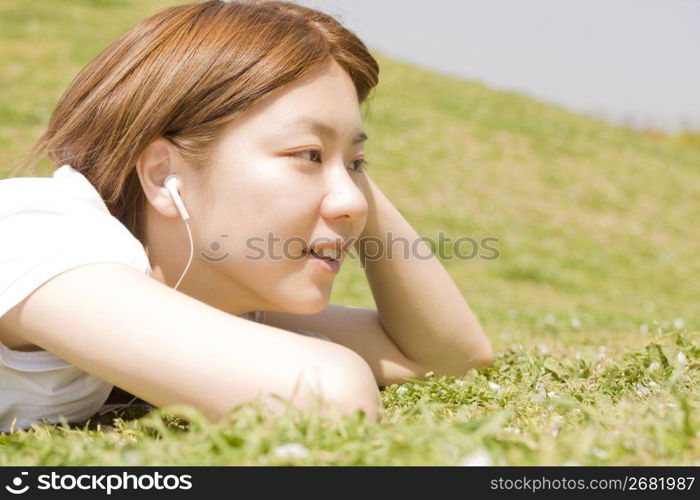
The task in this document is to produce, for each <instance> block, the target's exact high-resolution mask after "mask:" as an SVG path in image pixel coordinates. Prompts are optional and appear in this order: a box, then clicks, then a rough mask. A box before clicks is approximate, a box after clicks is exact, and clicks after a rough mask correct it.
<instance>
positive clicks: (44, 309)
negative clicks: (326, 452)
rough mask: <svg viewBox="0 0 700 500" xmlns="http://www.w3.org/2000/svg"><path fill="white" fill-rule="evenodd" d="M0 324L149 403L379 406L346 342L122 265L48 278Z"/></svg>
mask: <svg viewBox="0 0 700 500" xmlns="http://www.w3.org/2000/svg"><path fill="white" fill-rule="evenodd" d="M0 328H1V329H3V330H4V331H9V332H11V333H12V334H13V335H15V336H16V337H18V338H22V339H23V340H26V341H27V342H31V343H33V344H35V345H37V346H39V347H41V348H43V349H45V350H47V351H50V352H52V353H53V354H55V355H57V356H59V357H60V358H62V359H64V360H66V361H68V362H69V363H71V364H73V365H74V366H76V367H78V368H80V369H82V370H84V371H86V372H88V373H91V374H93V375H95V376H97V377H99V378H101V379H103V380H105V381H107V382H109V383H111V384H113V385H115V386H118V387H120V388H122V389H124V390H126V391H128V392H130V393H131V394H134V395H135V396H138V397H140V398H141V399H143V400H145V401H148V402H149V403H151V404H153V405H155V406H167V405H173V404H188V405H192V406H195V407H198V408H200V409H202V411H203V412H204V413H205V414H206V415H207V416H208V417H209V418H210V419H212V420H217V419H219V418H220V417H221V416H223V415H224V414H225V413H226V412H228V411H229V410H230V409H232V408H233V407H234V406H236V405H238V404H241V403H244V402H246V401H249V400H251V399H254V398H255V397H256V396H262V397H263V400H265V401H266V402H267V403H268V404H269V405H270V406H271V407H272V408H273V410H275V411H281V410H282V408H283V406H282V405H281V404H280V403H278V402H277V401H276V400H275V399H274V398H269V397H268V396H270V395H271V394H277V395H280V396H282V397H284V398H286V399H289V400H292V402H293V403H294V404H295V405H297V406H300V407H302V408H307V407H308V405H309V404H312V403H311V402H312V398H313V396H314V394H315V393H319V392H320V393H321V394H322V395H323V397H324V399H325V400H326V401H327V402H329V403H330V404H333V405H337V407H338V408H339V409H340V411H341V412H343V413H349V412H352V411H354V410H355V409H358V408H359V409H363V410H364V411H365V413H366V414H367V415H368V417H369V418H371V419H376V418H377V415H378V412H379V411H380V407H381V403H380V399H379V392H378V390H377V386H376V383H375V380H374V377H373V375H372V372H371V370H370V368H369V367H368V366H367V363H365V361H364V360H363V359H362V358H361V357H360V356H359V355H357V354H356V353H355V352H353V351H352V350H350V349H347V348H345V347H343V346H340V345H337V344H333V343H331V342H325V341H323V340H319V339H314V338H309V337H304V336H302V335H297V334H294V333H291V332H287V331H284V330H281V329H278V328H275V327H272V326H267V325H263V324H259V323H255V322H252V321H248V320H245V319H243V318H239V317H237V316H233V315H230V314H228V313H225V312H222V311H220V310H218V309H215V308H213V307H211V306H209V305H207V304H204V303H203V302H200V301H198V300H196V299H193V298H191V297H188V296H187V295H185V294H183V293H181V292H178V291H175V290H172V289H171V288H169V287H167V286H165V285H163V284H162V283H159V282H157V281H155V280H153V279H151V278H149V277H148V276H146V275H144V274H142V273H140V272H139V271H138V270H136V269H134V268H132V267H130V266H128V265H126V264H120V263H99V264H89V265H83V266H80V267H77V268H74V269H71V270H69V271H66V272H64V273H62V274H59V275H58V276H55V277H54V278H52V279H51V280H49V281H47V282H46V283H44V284H43V285H42V286H41V287H39V288H38V289H36V290H35V291H34V292H33V293H32V294H31V295H30V296H29V297H27V298H26V299H25V300H23V301H22V302H20V303H19V304H18V305H16V306H15V307H13V308H12V309H10V310H9V311H8V312H7V313H5V315H3V316H2V318H0ZM324 411H325V410H324Z"/></svg>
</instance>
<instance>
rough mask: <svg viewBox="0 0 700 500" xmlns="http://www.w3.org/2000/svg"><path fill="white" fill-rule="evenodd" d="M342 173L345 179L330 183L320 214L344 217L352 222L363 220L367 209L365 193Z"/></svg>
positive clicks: (328, 216)
mask: <svg viewBox="0 0 700 500" xmlns="http://www.w3.org/2000/svg"><path fill="white" fill-rule="evenodd" d="M344 175H345V180H341V181H338V182H334V183H333V184H332V185H331V187H330V190H329V192H328V194H327V195H326V197H325V198H324V200H323V204H322V206H321V212H322V215H323V216H324V217H325V218H328V219H338V218H342V217H346V218H349V219H350V220H351V221H353V222H355V221H364V219H365V217H366V216H367V209H368V204H367V200H366V199H365V195H364V193H363V192H362V190H361V189H360V188H359V187H358V186H357V185H356V184H355V182H354V181H353V180H352V179H351V178H350V177H349V175H348V174H344ZM359 175H362V174H359Z"/></svg>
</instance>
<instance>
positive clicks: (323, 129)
mask: <svg viewBox="0 0 700 500" xmlns="http://www.w3.org/2000/svg"><path fill="white" fill-rule="evenodd" d="M300 125H306V126H307V127H309V128H310V129H311V130H313V131H314V132H317V133H319V134H321V135H328V136H331V137H337V136H338V133H337V132H336V131H335V129H334V128H333V127H331V126H330V125H328V124H326V123H323V122H320V121H318V120H316V119H314V118H311V117H308V116H306V117H302V118H298V119H296V120H294V121H291V122H289V123H287V125H286V126H285V128H292V127H299V126H300ZM367 139H369V137H367V134H365V132H364V130H360V131H359V132H358V133H357V135H356V136H355V137H354V138H353V140H352V144H359V143H361V142H364V141H366V140H367Z"/></svg>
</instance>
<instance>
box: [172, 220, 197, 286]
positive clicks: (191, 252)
mask: <svg viewBox="0 0 700 500" xmlns="http://www.w3.org/2000/svg"><path fill="white" fill-rule="evenodd" d="M184 222H185V228H187V237H188V238H189V239H190V258H189V260H188V261H187V266H185V270H184V271H183V272H182V275H181V276H180V279H179V280H177V284H176V285H175V288H174V290H177V287H179V286H180V283H182V278H184V277H185V274H187V271H188V270H189V268H190V264H192V257H193V256H194V243H193V242H192V232H191V231H190V223H189V222H188V221H186V220H185V221H184Z"/></svg>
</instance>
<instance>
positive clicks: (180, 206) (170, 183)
mask: <svg viewBox="0 0 700 500" xmlns="http://www.w3.org/2000/svg"><path fill="white" fill-rule="evenodd" d="M177 185H178V182H177V175H176V174H169V175H168V176H167V177H166V178H165V181H163V187H165V189H167V190H168V193H170V196H171V197H172V199H173V202H174V203H175V206H176V207H177V211H178V212H179V213H180V217H181V218H182V220H183V222H184V223H185V229H187V237H188V238H189V240H190V258H189V259H188V261H187V265H186V266H185V270H184V271H183V272H182V275H180V279H179V280H177V283H176V284H175V287H174V289H175V290H177V287H179V286H180V283H182V278H184V277H185V274H187V271H188V270H189V268H190V264H192V257H193V256H194V244H193V242H192V232H191V231H190V224H189V222H187V219H189V218H190V214H188V213H187V209H186V208H185V204H184V203H183V202H182V198H180V193H178V191H177Z"/></svg>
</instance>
